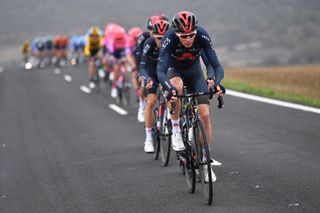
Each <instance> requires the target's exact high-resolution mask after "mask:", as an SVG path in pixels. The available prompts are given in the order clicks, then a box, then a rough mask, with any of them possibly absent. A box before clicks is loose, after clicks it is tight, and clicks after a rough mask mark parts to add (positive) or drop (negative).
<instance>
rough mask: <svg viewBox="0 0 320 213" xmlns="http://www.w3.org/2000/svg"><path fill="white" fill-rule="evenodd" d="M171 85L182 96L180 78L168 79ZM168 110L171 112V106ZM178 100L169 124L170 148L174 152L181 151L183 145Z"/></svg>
mask: <svg viewBox="0 0 320 213" xmlns="http://www.w3.org/2000/svg"><path fill="white" fill-rule="evenodd" d="M170 82H171V84H172V85H173V86H174V87H175V88H176V89H177V90H178V94H182V89H183V81H182V79H181V77H179V76H176V77H173V78H171V79H170ZM169 108H170V110H171V104H169ZM180 111H181V107H180V100H179V99H177V101H176V105H175V111H174V114H172V115H171V123H172V148H173V149H174V150H175V151H181V150H184V149H185V147H184V144H183V141H182V135H181V129H180V124H179V122H180V119H179V117H180Z"/></svg>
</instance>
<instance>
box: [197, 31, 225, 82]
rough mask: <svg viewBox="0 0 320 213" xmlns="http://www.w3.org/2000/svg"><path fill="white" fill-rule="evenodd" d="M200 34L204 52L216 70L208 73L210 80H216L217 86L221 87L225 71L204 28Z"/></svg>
mask: <svg viewBox="0 0 320 213" xmlns="http://www.w3.org/2000/svg"><path fill="white" fill-rule="evenodd" d="M200 33H201V36H200V38H201V39H200V40H201V42H202V44H203V50H204V52H205V54H206V57H207V59H208V61H209V63H210V64H211V66H212V67H213V69H214V71H213V70H212V71H210V72H208V78H212V79H215V84H216V85H220V84H221V80H222V79H223V77H224V69H223V67H222V66H221V64H220V62H219V59H218V57H217V54H216V51H215V50H214V48H213V45H212V42H211V39H210V37H209V35H208V33H207V32H206V31H205V30H204V29H203V28H201V29H200Z"/></svg>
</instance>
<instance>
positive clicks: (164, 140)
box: [159, 107, 172, 166]
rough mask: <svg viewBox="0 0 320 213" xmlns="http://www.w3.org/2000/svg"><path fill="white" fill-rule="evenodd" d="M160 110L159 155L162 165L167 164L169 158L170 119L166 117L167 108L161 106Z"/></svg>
mask: <svg viewBox="0 0 320 213" xmlns="http://www.w3.org/2000/svg"><path fill="white" fill-rule="evenodd" d="M159 110H162V112H160V115H161V117H160V125H161V126H160V147H161V148H160V156H161V160H162V163H163V166H168V164H169V159H170V151H171V149H170V147H171V131H172V128H171V120H170V119H167V113H169V112H168V111H167V109H166V108H165V107H161V108H160V109H159Z"/></svg>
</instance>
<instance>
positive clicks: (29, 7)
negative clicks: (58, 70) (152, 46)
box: [0, 0, 320, 66]
mask: <svg viewBox="0 0 320 213" xmlns="http://www.w3.org/2000/svg"><path fill="white" fill-rule="evenodd" d="M184 9H187V10H191V11H193V12H194V13H195V14H196V15H197V16H198V19H199V24H200V25H203V26H204V27H205V28H206V29H207V30H208V31H209V33H210V35H211V36H212V37H213V40H214V43H215V46H216V48H217V51H218V53H219V57H220V59H221V61H223V63H224V64H225V65H229V66H250V65H255V66H257V65H279V64H280V65H286V64H308V63H320V57H319V55H320V39H319V38H320V12H319V11H320V1H319V0H303V1H302V0H199V1H191V0H170V1H169V0H161V1H154V0H135V1H126V0H90V1H88V0H70V1H65V0H52V1H51V0H47V1H45V0H28V1H19V0H2V1H1V7H0V32H1V34H0V49H1V48H5V47H7V46H11V45H12V46H14V45H15V46H17V45H18V44H20V43H21V42H22V40H23V39H25V38H29V39H31V38H32V37H34V36H37V35H40V36H43V35H47V34H58V33H59V34H64V33H65V34H69V35H71V34H72V33H75V32H84V31H85V30H86V29H88V28H89V27H90V26H91V25H93V24H98V25H100V26H101V27H103V26H104V25H105V24H106V23H107V22H110V21H117V22H119V23H120V24H122V25H124V26H125V27H126V28H127V29H128V28H130V27H132V26H134V25H137V26H140V27H144V24H145V20H146V18H147V17H148V16H150V15H152V14H155V13H160V12H162V13H166V14H167V15H168V16H170V17H172V16H173V15H174V14H175V13H176V12H177V11H180V10H184Z"/></svg>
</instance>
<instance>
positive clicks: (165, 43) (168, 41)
mask: <svg viewBox="0 0 320 213" xmlns="http://www.w3.org/2000/svg"><path fill="white" fill-rule="evenodd" d="M170 42H171V40H170V39H169V38H166V39H165V40H164V41H163V43H162V48H163V49H164V48H166V47H167V45H168V44H169V43H170Z"/></svg>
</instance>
